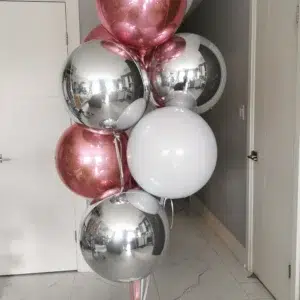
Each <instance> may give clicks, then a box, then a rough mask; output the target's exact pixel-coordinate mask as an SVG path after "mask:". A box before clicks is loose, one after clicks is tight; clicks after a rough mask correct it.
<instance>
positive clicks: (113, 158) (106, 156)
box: [56, 124, 132, 199]
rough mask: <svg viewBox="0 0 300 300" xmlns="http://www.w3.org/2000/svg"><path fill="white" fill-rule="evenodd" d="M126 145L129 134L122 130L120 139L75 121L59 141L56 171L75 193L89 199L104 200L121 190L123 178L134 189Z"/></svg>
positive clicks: (125, 186) (128, 186)
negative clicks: (118, 153)
mask: <svg viewBox="0 0 300 300" xmlns="http://www.w3.org/2000/svg"><path fill="white" fill-rule="evenodd" d="M116 146H117V148H116ZM126 147H127V135H126V133H120V135H119V138H117V137H115V136H114V135H112V134H101V133H99V132H98V131H96V130H93V129H89V128H87V127H85V126H83V125H77V124H74V125H72V126H71V127H69V128H68V129H67V130H66V131H65V132H64V133H63V135H62V137H61V138H60V140H59V142H58V145H57V149H56V167H57V171H58V173H59V175H60V178H61V179H62V181H63V182H64V183H65V184H66V185H67V186H68V187H69V188H70V190H72V191H73V192H75V193H77V194H79V195H81V196H83V197H86V198H97V199H103V198H105V197H108V196H110V195H113V194H115V193H118V192H119V191H120V190H121V188H122V177H123V182H124V189H125V190H126V189H127V190H128V189H129V188H131V182H132V181H131V177H130V173H129V169H128V165H127V162H126ZM116 151H119V152H120V163H122V169H123V175H122V173H120V168H119V162H118V157H117V152H116Z"/></svg>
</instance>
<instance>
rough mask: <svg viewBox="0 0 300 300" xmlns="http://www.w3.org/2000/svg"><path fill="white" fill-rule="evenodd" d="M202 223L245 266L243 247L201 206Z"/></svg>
mask: <svg viewBox="0 0 300 300" xmlns="http://www.w3.org/2000/svg"><path fill="white" fill-rule="evenodd" d="M202 217H203V219H204V221H205V222H206V223H207V224H208V226H209V227H211V228H212V230H213V231H214V232H215V233H216V234H217V235H218V236H219V237H220V238H221V240H222V241H223V242H224V243H225V244H226V246H227V247H228V248H229V249H230V250H231V252H232V253H233V254H234V256H235V257H236V258H237V260H238V261H239V262H240V263H241V264H242V265H245V263H246V260H247V259H246V257H247V252H246V249H245V247H244V246H243V245H242V244H241V243H240V242H239V241H238V240H237V239H236V238H235V236H234V235H233V234H232V233H231V232H230V231H229V230H228V229H227V228H226V227H225V226H224V225H223V224H222V222H221V221H220V220H219V219H218V218H217V217H216V216H215V215H214V214H213V213H212V212H210V210H209V209H208V208H207V207H206V206H205V205H203V215H202Z"/></svg>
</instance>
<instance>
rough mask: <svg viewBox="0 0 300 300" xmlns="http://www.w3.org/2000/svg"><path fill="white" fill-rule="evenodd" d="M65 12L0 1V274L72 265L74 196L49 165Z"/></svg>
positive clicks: (59, 122)
mask: <svg viewBox="0 0 300 300" xmlns="http://www.w3.org/2000/svg"><path fill="white" fill-rule="evenodd" d="M65 18H66V17H65V5H64V4H63V3H51V2H44V3H43V2H5V1H4V2H3V1H0V41H1V42H0V44H1V45H0V153H1V154H2V156H3V157H4V158H10V159H11V161H5V162H3V163H0V275H3V274H21V273H37V272H51V271H63V270H74V269H77V265H76V244H75V240H74V229H75V216H74V205H75V203H74V196H73V195H72V193H70V192H69V191H68V190H67V188H66V187H65V186H64V185H63V184H62V183H61V182H60V180H59V179H58V176H57V173H56V170H55V165H54V150H55V146H56V143H57V140H58V138H59V136H60V135H61V133H62V132H63V130H64V129H65V128H66V127H68V126H69V122H70V121H69V118H68V116H67V113H66V111H65V110H64V105H63V104H62V102H63V101H62V99H61V98H60V94H61V93H60V85H59V80H60V72H61V69H62V66H63V63H64V61H65V59H66V57H67V46H66V39H65V37H66V20H65Z"/></svg>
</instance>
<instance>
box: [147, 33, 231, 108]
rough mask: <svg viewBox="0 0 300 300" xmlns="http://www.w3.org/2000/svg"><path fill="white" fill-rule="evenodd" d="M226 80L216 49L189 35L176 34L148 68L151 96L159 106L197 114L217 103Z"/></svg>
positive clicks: (196, 36)
mask: <svg viewBox="0 0 300 300" xmlns="http://www.w3.org/2000/svg"><path fill="white" fill-rule="evenodd" d="M167 50H168V51H167ZM226 76H227V75H226V66H225V62H224V59H223V56H222V54H221V52H220V51H219V50H218V48H217V47H216V46H215V45H214V44H212V43H211V42H210V41H208V40H207V39H205V38H203V37H201V36H199V35H196V34H191V33H180V34H177V35H175V36H174V37H173V38H172V39H170V40H169V41H168V42H166V43H165V44H163V45H160V46H159V47H157V49H156V50H155V53H154V55H153V58H152V61H151V63H150V67H149V77H150V80H151V86H152V89H153V96H154V98H155V101H156V102H157V104H158V105H159V106H178V107H184V108H189V109H192V110H194V111H196V112H197V113H203V112H205V111H207V110H208V109H210V108H212V107H213V106H214V105H215V104H216V103H217V102H218V101H219V99H220V97H221V95H222V93H223V91H224V87H225V82H226Z"/></svg>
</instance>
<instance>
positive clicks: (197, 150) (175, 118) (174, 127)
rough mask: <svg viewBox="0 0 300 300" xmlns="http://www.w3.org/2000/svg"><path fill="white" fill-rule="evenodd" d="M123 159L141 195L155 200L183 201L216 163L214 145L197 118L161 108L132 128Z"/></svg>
mask: <svg viewBox="0 0 300 300" xmlns="http://www.w3.org/2000/svg"><path fill="white" fill-rule="evenodd" d="M127 158H128V165H129V169H130V171H131V174H132V176H133V177H134V179H135V180H136V182H137V183H138V184H139V185H140V186H141V187H142V188H143V189H144V190H145V191H147V192H149V193H150V194H153V195H155V196H158V197H165V198H171V199H177V198H184V197H188V196H190V195H192V194H194V193H195V192H197V191H198V190H199V189H201V188H202V187H203V186H204V185H205V184H206V183H207V182H208V180H209V179H210V177H211V175H212V173H213V171H214V169H215V166H216V162H217V144H216V139H215V136H214V134H213V132H212V130H211V128H210V127H209V126H208V124H207V123H206V122H205V121H204V119H203V118H202V117H200V116H199V115H198V114H196V113H194V112H192V111H190V110H188V109H185V108H178V107H164V108H159V109H157V110H154V111H152V112H151V113H149V114H148V115H146V116H145V117H144V118H143V119H141V120H140V122H139V123H138V124H137V125H136V126H135V127H134V129H133V130H132V132H131V135H130V138H129V141H128V148H127Z"/></svg>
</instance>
